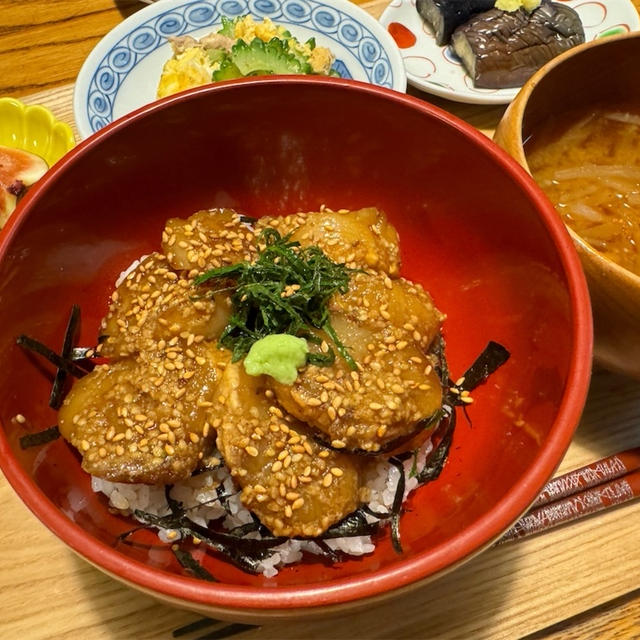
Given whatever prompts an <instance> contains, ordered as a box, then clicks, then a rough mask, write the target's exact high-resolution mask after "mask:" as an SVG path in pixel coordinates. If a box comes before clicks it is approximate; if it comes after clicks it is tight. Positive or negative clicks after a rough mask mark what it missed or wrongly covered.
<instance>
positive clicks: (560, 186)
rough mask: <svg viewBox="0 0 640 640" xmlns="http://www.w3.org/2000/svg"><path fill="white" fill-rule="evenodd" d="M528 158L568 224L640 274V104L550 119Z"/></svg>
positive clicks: (591, 109) (592, 109)
mask: <svg viewBox="0 0 640 640" xmlns="http://www.w3.org/2000/svg"><path fill="white" fill-rule="evenodd" d="M526 156H527V162H528V164H529V168H530V169H531V173H532V174H533V177H534V178H535V180H536V182H537V183H538V184H539V185H540V187H542V189H543V191H544V192H545V193H546V194H547V196H548V197H549V199H550V200H551V201H552V202H553V203H554V205H555V207H556V209H557V210H558V212H559V213H560V215H561V216H562V218H563V220H564V221H565V223H566V224H567V225H569V226H570V227H571V228H572V229H573V230H574V231H575V232H576V233H578V235H580V236H581V237H582V238H584V240H586V241H587V242H588V243H589V244H590V245H591V246H592V247H594V248H595V249H597V250H598V251H600V252H601V253H602V254H604V255H605V256H606V257H607V258H610V259H611V260H613V261H614V262H617V263H618V264H620V265H621V266H623V267H625V268H626V269H629V270H630V271H633V272H634V273H636V274H638V275H640V105H637V104H635V105H629V104H623V105H616V106H614V107H611V106H607V107H602V106H595V107H589V108H582V109H579V110H576V111H569V112H567V113H563V114H561V115H559V116H557V117H554V118H550V119H549V120H548V121H546V122H544V123H543V124H542V125H540V126H539V127H538V128H537V129H536V130H535V132H534V135H533V137H532V138H531V140H529V141H528V142H527V144H526Z"/></svg>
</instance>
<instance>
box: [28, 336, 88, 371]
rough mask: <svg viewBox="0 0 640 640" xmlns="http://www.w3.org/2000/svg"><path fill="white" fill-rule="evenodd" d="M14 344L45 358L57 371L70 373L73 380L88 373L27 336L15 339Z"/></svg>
mask: <svg viewBox="0 0 640 640" xmlns="http://www.w3.org/2000/svg"><path fill="white" fill-rule="evenodd" d="M16 344H18V345H20V346H21V347H24V348H25V349H28V350H29V351H33V352H34V353H37V354H38V355H41V356H42V357H43V358H46V359H47V360H48V361H49V362H51V364H53V365H55V366H56V367H58V369H62V370H63V371H66V372H67V373H70V374H71V375H72V376H73V377H74V378H82V377H84V376H86V375H87V373H89V372H88V371H85V370H84V369H83V368H82V367H80V366H79V365H78V364H76V363H75V362H73V361H72V360H70V359H65V358H63V357H62V356H60V355H58V354H57V353H56V352H55V351H53V349H50V348H49V347H47V346H46V345H44V344H42V342H40V341H38V340H35V339H34V338H30V337H29V336H25V335H20V336H18V337H17V338H16Z"/></svg>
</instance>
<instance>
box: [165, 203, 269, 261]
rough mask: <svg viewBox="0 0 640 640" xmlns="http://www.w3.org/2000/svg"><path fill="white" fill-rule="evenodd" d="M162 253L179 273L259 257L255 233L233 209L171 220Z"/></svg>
mask: <svg viewBox="0 0 640 640" xmlns="http://www.w3.org/2000/svg"><path fill="white" fill-rule="evenodd" d="M162 251H163V252H164V253H165V255H166V256H167V259H168V260H169V264H170V265H171V266H172V267H173V268H174V269H178V270H182V269H184V270H192V269H195V270H196V271H206V270H208V269H216V268H218V267H222V266H224V265H229V264H235V263H237V262H242V261H251V260H253V259H254V258H255V256H256V251H257V249H256V242H255V236H254V233H253V230H252V229H251V227H250V226H249V225H248V224H246V223H244V222H243V219H242V216H240V215H239V214H238V213H236V212H235V211H233V210H231V209H210V210H203V211H198V212H197V213H194V214H193V215H192V216H190V217H188V218H187V219H186V220H185V219H182V218H170V219H169V220H167V223H166V225H165V228H164V231H163V233H162Z"/></svg>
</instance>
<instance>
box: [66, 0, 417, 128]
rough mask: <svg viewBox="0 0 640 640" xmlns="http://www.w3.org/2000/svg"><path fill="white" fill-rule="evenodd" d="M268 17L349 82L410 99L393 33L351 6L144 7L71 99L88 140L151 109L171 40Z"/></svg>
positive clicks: (314, 2) (240, 2)
mask: <svg viewBox="0 0 640 640" xmlns="http://www.w3.org/2000/svg"><path fill="white" fill-rule="evenodd" d="M247 14H251V15H252V16H253V17H254V18H256V19H258V20H262V18H265V17H268V18H271V20H273V22H274V23H276V24H279V25H282V26H284V27H286V28H287V29H288V30H289V31H290V32H291V33H292V35H294V36H295V37H296V38H297V39H298V40H300V41H303V42H304V41H305V40H307V39H308V38H311V37H314V38H315V39H316V43H317V44H318V45H319V46H323V47H327V48H329V49H330V50H331V51H332V53H333V54H334V56H335V58H336V60H335V63H334V68H335V69H336V70H337V71H339V72H340V74H341V75H342V77H344V78H353V79H354V80H360V81H363V82H371V83H372V84H376V85H379V86H382V87H387V88H389V89H395V90H396V91H405V90H406V86H407V80H406V74H405V71H404V65H403V62H402V57H401V55H400V52H399V50H398V48H397V46H396V44H395V42H394V41H393V39H392V38H391V36H390V35H389V34H388V33H387V31H386V30H385V29H384V28H383V27H382V26H381V25H380V23H378V22H377V21H376V20H374V19H373V18H372V17H371V16H370V15H369V14H368V13H367V12H366V11H364V10H363V9H361V8H360V7H358V6H357V5H354V4H352V3H351V2H349V0H326V1H324V0H221V1H218V2H215V1H207V0H204V1H195V0H190V1H185V0H162V2H157V3H155V4H151V5H149V6H147V7H144V8H143V9H141V10H140V11H138V12H137V13H134V14H133V15H131V16H130V17H129V18H127V19H126V20H124V21H123V22H122V23H120V24H119V25H118V26H117V27H115V28H114V29H112V30H111V31H110V32H109V33H108V34H107V35H106V36H105V37H104V38H103V39H102V40H101V41H100V42H99V43H98V44H97V45H96V47H95V48H94V49H93V51H92V52H91V53H90V54H89V56H88V57H87V59H86V60H85V62H84V64H83V66H82V69H80V73H79V74H78V78H77V80H76V86H75V91H74V96H73V110H74V116H75V121H76V126H77V128H78V131H79V133H80V135H81V136H82V137H83V138H86V137H87V136H89V135H91V134H92V133H95V132H96V131H98V129H101V128H102V127H104V126H105V125H107V124H109V123H110V122H112V121H113V120H116V119H117V118H119V117H121V116H123V115H125V114H126V113H129V112H130V111H133V110H134V109H137V108H138V107H141V106H143V105H145V104H148V103H150V102H153V101H154V100H155V99H156V89H157V86H158V80H159V79H160V74H161V71H162V67H163V65H164V63H165V62H166V61H167V60H168V59H169V58H170V57H171V55H172V50H171V46H170V44H169V43H168V41H167V38H168V37H169V36H179V35H183V34H191V35H193V36H194V37H196V38H198V37H201V36H203V35H206V34H207V33H210V32H211V31H214V30H217V29H218V28H219V27H220V26H221V23H222V16H227V17H230V18H234V17H236V16H243V15H247Z"/></svg>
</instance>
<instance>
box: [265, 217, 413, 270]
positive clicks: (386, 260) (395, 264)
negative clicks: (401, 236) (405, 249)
mask: <svg viewBox="0 0 640 640" xmlns="http://www.w3.org/2000/svg"><path fill="white" fill-rule="evenodd" d="M265 227H273V228H275V229H277V230H278V231H279V232H280V234H281V235H287V234H289V233H291V234H292V236H291V239H292V240H295V241H297V242H299V243H300V244H301V245H302V246H303V247H307V246H310V245H316V246H318V247H320V248H321V249H322V250H323V251H324V253H325V254H326V255H327V256H328V257H329V258H331V260H333V261H334V262H339V263H345V264H347V265H348V266H350V267H354V268H364V269H374V270H376V271H384V272H385V273H387V274H389V275H390V276H397V275H398V273H399V272H400V249H399V246H398V234H397V232H396V230H395V228H394V227H393V226H392V225H391V224H390V223H389V221H388V220H387V218H386V216H385V214H384V213H383V212H382V211H380V210H379V209H376V208H374V207H368V208H365V209H359V210H357V211H346V210H340V211H328V210H324V211H321V212H319V213H296V214H294V215H291V216H286V217H284V218H273V217H265V218H260V219H259V220H258V222H257V223H256V233H257V232H259V231H260V230H262V229H264V228H265Z"/></svg>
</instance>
